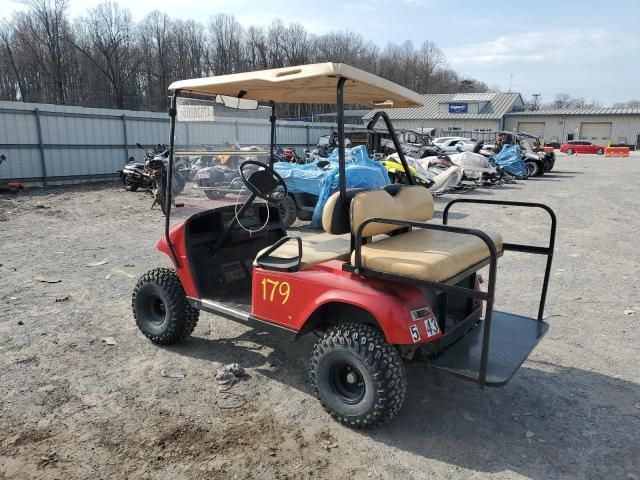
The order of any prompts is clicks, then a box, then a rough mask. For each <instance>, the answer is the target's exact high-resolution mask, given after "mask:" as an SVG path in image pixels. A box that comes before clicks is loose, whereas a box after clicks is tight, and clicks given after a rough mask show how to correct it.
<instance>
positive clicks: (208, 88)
mask: <svg viewBox="0 0 640 480" xmlns="http://www.w3.org/2000/svg"><path fill="white" fill-rule="evenodd" d="M339 77H345V78H347V81H346V83H345V85H344V102H345V103H346V104H359V105H368V106H370V107H374V108H381V107H383V108H385V109H386V108H394V107H417V106H422V105H423V103H424V102H423V99H422V97H421V96H420V95H418V94H417V93H415V92H413V91H411V90H409V89H408V88H404V87H401V86H400V85H397V84H395V83H393V82H390V81H388V80H385V79H383V78H380V77H378V76H376V75H372V74H371V73H368V72H365V71H363V70H360V69H357V68H354V67H351V66H349V65H345V64H343V63H316V64H312V65H300V66H295V67H286V68H274V69H271V70H259V71H256V72H246V73H234V74H231V75H220V76H217V77H208V78H195V79H192V80H180V81H177V82H173V83H172V84H171V85H170V86H169V90H171V91H174V90H180V91H183V92H189V93H194V94H205V95H229V96H232V97H238V96H240V97H241V98H247V99H251V100H259V101H273V102H278V103H330V104H335V103H336V85H337V83H338V78H339ZM243 92H244V93H243Z"/></svg>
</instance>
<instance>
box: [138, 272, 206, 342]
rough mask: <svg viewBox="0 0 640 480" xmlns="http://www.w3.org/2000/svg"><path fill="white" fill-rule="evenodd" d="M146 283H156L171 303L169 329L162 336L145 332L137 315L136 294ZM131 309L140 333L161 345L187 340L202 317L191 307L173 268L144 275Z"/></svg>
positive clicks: (139, 281)
mask: <svg viewBox="0 0 640 480" xmlns="http://www.w3.org/2000/svg"><path fill="white" fill-rule="evenodd" d="M145 283H154V284H155V285H158V286H160V287H161V288H162V289H163V290H164V291H165V293H166V295H167V298H168V299H169V302H170V305H167V306H166V307H167V308H168V310H169V311H170V312H171V318H170V321H169V329H168V330H167V331H166V332H165V333H163V334H162V335H153V334H150V333H148V332H145V331H144V330H143V328H142V326H141V325H140V321H139V319H138V316H137V314H136V308H135V304H136V294H137V293H138V289H139V288H140V287H141V286H142V285H144V284H145ZM131 308H132V310H133V316H134V318H135V320H136V325H138V328H139V329H140V331H141V332H142V333H143V334H144V335H145V336H146V337H147V338H148V339H149V340H151V341H152V342H153V343H158V344H160V345H171V344H174V343H178V342H180V341H182V340H184V339H185V338H187V337H188V336H189V335H191V334H192V333H193V330H194V329H195V328H196V325H197V323H198V318H199V316H200V310H197V309H195V308H193V307H192V306H191V305H189V302H188V301H187V295H186V294H185V293H184V289H183V288H182V283H180V278H178V274H177V273H176V271H175V270H174V269H172V268H155V269H153V270H150V271H148V272H147V273H145V274H144V275H142V277H140V279H139V280H138V282H137V283H136V286H135V288H134V289H133V295H132V296H131Z"/></svg>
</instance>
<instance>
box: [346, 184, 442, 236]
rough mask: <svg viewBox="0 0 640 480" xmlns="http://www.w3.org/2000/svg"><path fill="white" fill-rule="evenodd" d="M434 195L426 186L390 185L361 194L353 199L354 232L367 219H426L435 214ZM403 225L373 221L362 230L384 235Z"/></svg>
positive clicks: (365, 232) (365, 233)
mask: <svg viewBox="0 0 640 480" xmlns="http://www.w3.org/2000/svg"><path fill="white" fill-rule="evenodd" d="M433 210H434V204H433V196H432V195H431V192H430V191H429V190H427V189H426V188H425V187H424V186H422V185H397V184H396V185H388V186H386V187H384V188H381V189H379V190H369V191H365V192H361V193H358V194H357V195H356V196H355V197H354V198H353V200H352V201H351V215H350V217H351V233H352V234H353V235H355V234H356V232H357V231H358V227H360V224H361V223H362V222H363V221H364V220H366V219H367V218H373V217H379V218H388V219H392V220H409V221H413V222H426V221H427V220H430V219H431V218H432V217H433ZM400 228H403V227H400V226H397V225H388V224H384V223H370V224H368V225H367V226H366V227H365V228H364V230H363V231H362V236H363V237H365V238H366V237H373V236H374V235H382V234H384V233H389V232H392V231H394V230H398V229H400Z"/></svg>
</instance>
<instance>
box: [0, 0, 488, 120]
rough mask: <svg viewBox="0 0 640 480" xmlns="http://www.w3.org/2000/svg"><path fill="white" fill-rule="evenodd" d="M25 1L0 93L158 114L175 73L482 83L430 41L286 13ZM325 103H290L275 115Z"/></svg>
mask: <svg viewBox="0 0 640 480" xmlns="http://www.w3.org/2000/svg"><path fill="white" fill-rule="evenodd" d="M22 3H23V4H24V5H25V6H26V7H27V8H26V10H25V11H20V12H15V13H14V14H13V15H12V16H11V18H9V19H6V20H5V21H3V22H2V24H1V25H0V99H2V100H20V101H24V102H42V103H55V104H68V105H81V106H86V107H110V108H126V109H132V110H153V111H163V110H166V108H167V103H168V97H167V88H168V86H169V85H170V84H171V82H173V81H174V80H178V79H185V78H196V77H205V76H212V75H224V74H229V73H236V72H243V71H250V70H259V69H267V68H278V67H286V66H290V65H299V64H306V63H315V62H327V61H332V62H344V63H347V64H350V65H353V66H355V67H358V68H362V69H364V70H367V71H369V72H372V73H375V74H377V75H379V76H381V77H384V78H386V79H389V80H391V81H393V82H396V83H399V84H400V85H403V86H405V87H408V88H410V89H412V90H415V91H417V92H420V93H452V92H465V91H469V92H471V91H472V92H483V91H487V90H488V88H487V85H486V84H484V83H482V82H479V81H476V80H474V79H470V78H462V77H461V76H460V75H459V74H458V73H456V72H455V71H453V70H452V69H451V68H449V66H448V64H447V60H446V58H445V55H444V54H443V52H442V51H441V50H440V49H439V48H438V47H437V46H436V45H435V44H434V43H433V42H430V41H425V42H424V43H422V45H420V46H419V47H415V46H414V45H413V43H412V42H411V41H409V40H407V41H405V42H404V43H402V44H399V45H396V44H389V45H387V46H386V47H385V48H380V47H378V46H377V45H375V44H374V43H373V42H370V41H366V40H365V39H364V38H363V37H362V36H361V35H359V34H356V33H353V32H332V33H328V34H323V35H315V34H312V33H310V32H308V31H307V30H306V29H305V27H304V26H303V25H301V24H299V23H289V24H287V23H285V22H283V21H282V20H275V21H274V22H273V23H272V24H271V25H270V26H268V27H259V26H253V25H251V26H246V27H245V26H243V25H241V24H240V23H239V22H238V21H237V20H236V18H235V17H233V16H232V15H224V14H217V15H213V16H212V17H211V18H210V19H209V21H208V22H206V24H205V23H201V22H198V21H194V20H179V19H172V18H171V17H169V16H168V15H166V14H164V13H161V12H159V11H153V12H151V13H149V14H148V15H147V16H146V17H145V18H143V19H142V20H141V21H140V22H135V21H134V20H133V18H132V16H131V13H130V11H129V10H128V9H126V8H123V7H121V6H120V5H119V4H118V3H117V2H105V3H101V4H99V5H97V6H96V7H94V8H91V9H89V10H88V11H87V13H86V15H84V16H82V17H80V18H76V19H71V18H70V17H69V13H68V7H69V2H68V0H23V2H22ZM324 110H325V108H324V107H323V106H322V105H315V106H308V105H302V106H294V105H288V106H283V107H282V110H281V111H280V112H279V114H280V115H282V114H284V115H288V116H306V115H309V114H310V113H311V112H320V111H324Z"/></svg>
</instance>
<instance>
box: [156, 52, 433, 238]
mask: <svg viewBox="0 0 640 480" xmlns="http://www.w3.org/2000/svg"><path fill="white" fill-rule="evenodd" d="M169 91H170V93H171V94H172V101H171V109H170V115H171V144H170V149H169V152H170V155H169V162H168V168H167V178H166V181H165V183H164V184H165V191H166V197H165V205H166V210H167V221H166V223H165V233H166V234H167V235H166V236H167V238H168V231H169V228H170V222H171V221H172V219H176V220H178V219H180V220H182V219H184V218H186V217H188V216H191V215H193V214H194V213H196V212H198V211H199V210H204V209H211V208H216V207H218V206H221V203H224V202H226V203H236V204H240V203H241V202H242V201H243V196H244V195H246V193H247V192H246V189H245V188H244V185H243V184H242V180H241V178H240V175H239V173H238V167H239V166H240V165H241V164H242V163H243V162H244V161H247V160H251V161H254V162H258V163H254V164H253V165H252V168H258V169H259V163H263V164H273V163H275V162H276V161H278V158H277V155H276V153H274V150H277V147H278V141H279V140H283V141H284V142H286V144H285V145H286V146H290V147H293V148H294V149H296V148H298V149H299V151H296V154H297V155H301V154H302V149H303V148H304V147H305V146H306V145H307V144H308V142H309V139H306V140H302V139H299V138H297V137H303V136H306V130H305V129H304V128H300V129H297V130H296V129H291V128H290V129H287V130H284V129H283V131H282V136H281V137H279V136H278V135H277V134H279V133H281V132H278V131H277V130H276V118H275V102H283V103H307V104H320V103H322V104H335V105H337V137H338V147H337V148H338V152H339V162H338V163H339V166H338V168H339V175H338V177H339V179H340V180H339V183H340V192H341V195H343V196H345V195H346V173H345V137H344V106H345V104H355V105H367V106H369V107H373V108H385V109H386V108H393V107H416V106H421V105H422V104H423V99H422V97H421V96H420V95H418V94H417V93H415V92H412V91H411V90H408V89H406V88H404V87H401V86H400V85H396V84H394V83H392V82H389V81H387V80H384V79H382V78H379V77H377V76H375V75H372V74H370V73H367V72H364V71H362V70H359V69H356V68H354V67H350V66H348V65H344V64H337V63H322V64H313V65H302V66H296V67H288V68H279V69H273V70H263V71H258V72H248V73H238V74H232V75H222V76H217V77H210V78H202V79H193V80H183V81H178V82H174V83H173V84H171V86H170V87H169ZM257 102H262V103H263V105H264V104H267V105H265V106H261V107H260V106H258V107H257V108H255V107H256V106H257V105H256V104H257ZM250 106H253V107H254V108H255V109H254V110H248V108H249V107H250ZM230 107H232V108H234V109H235V110H231V108H230ZM237 109H242V110H243V111H242V112H238V110H237ZM376 115H377V118H380V117H382V118H383V119H384V120H385V123H387V127H391V125H390V122H389V120H388V117H387V116H386V114H385V113H384V112H378V113H377V114H376ZM385 117H386V118H385ZM391 128H392V127H391ZM294 131H299V133H300V135H297V134H296V133H292V132H294ZM326 133H330V131H328V132H326ZM393 137H394V138H395V133H394V134H393ZM407 169H408V167H407ZM170 247H171V246H170Z"/></svg>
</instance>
